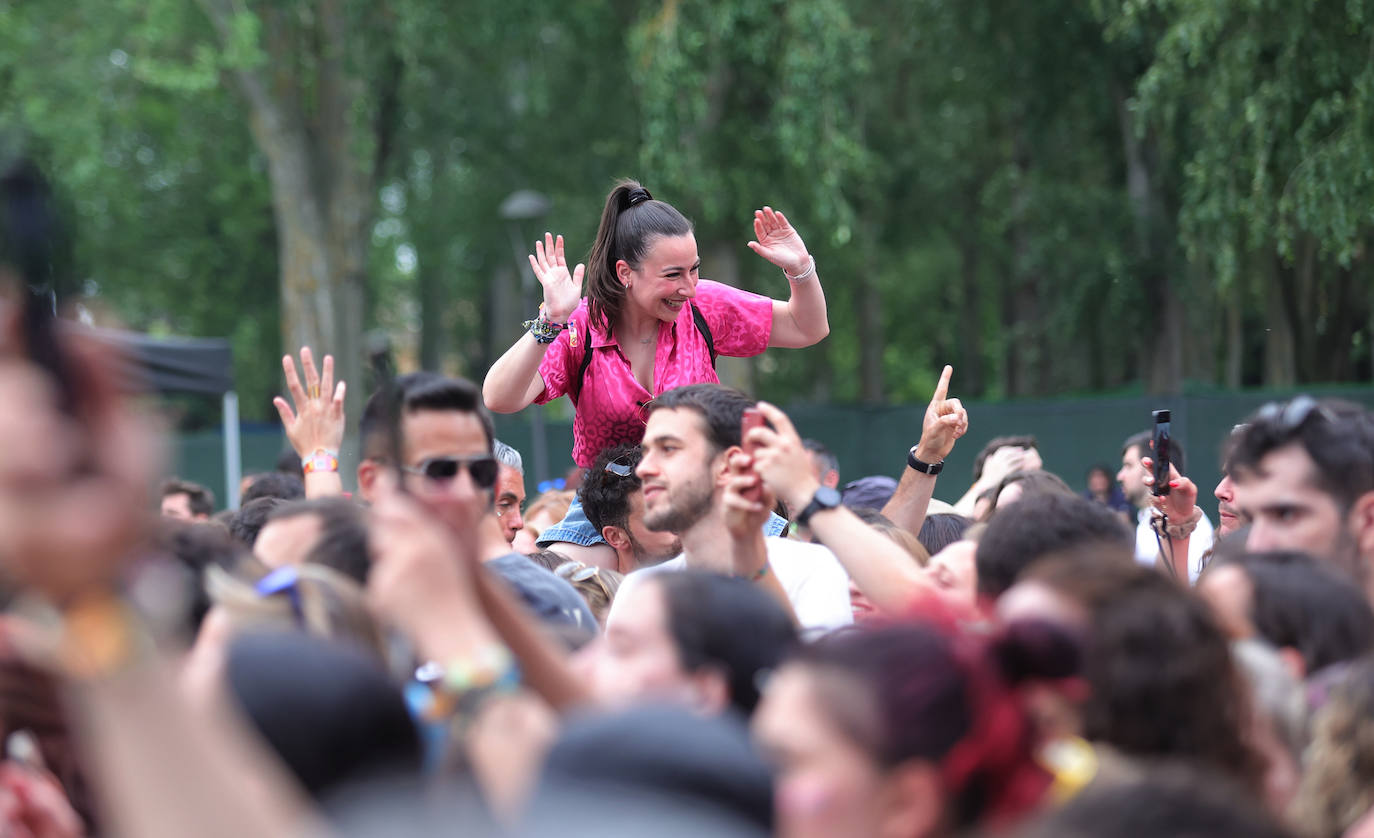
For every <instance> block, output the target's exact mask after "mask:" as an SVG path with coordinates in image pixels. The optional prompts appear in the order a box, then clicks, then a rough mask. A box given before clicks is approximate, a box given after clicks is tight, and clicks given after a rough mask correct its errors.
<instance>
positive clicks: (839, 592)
mask: <svg viewBox="0 0 1374 838" xmlns="http://www.w3.org/2000/svg"><path fill="white" fill-rule="evenodd" d="M764 543H765V544H766V545H767V549H768V565H769V568H770V570H771V571H772V573H773V574H774V575H775V576H776V577H777V578H778V584H780V585H782V589H783V590H784V591H786V592H787V599H788V601H789V602H791V603H792V611H793V613H795V614H796V615H797V623H798V624H799V625H800V626H801V629H802V634H803V636H804V637H817V636H820V635H822V634H825V633H826V632H828V631H831V630H833V629H837V628H843V627H844V626H847V625H850V624H852V623H853V622H854V612H853V611H852V610H850V606H849V574H847V573H845V571H844V568H843V567H842V566H841V565H840V560H839V559H837V558H835V554H834V553H832V552H830V550H829V549H827V548H825V547H822V546H821V545H819V544H808V543H806V542H804V541H793V540H791V539H788V538H776V537H775V538H765V539H764ZM687 569H688V566H687V556H686V554H682V555H679V556H678V557H677V558H673V559H669V560H668V561H666V562H663V563H662V564H657V565H654V566H653V567H645V568H641V569H639V570H636V571H635V572H633V573H631V574H630V575H629V576H626V577H625V581H623V582H621V583H620V590H619V591H617V592H616V597H615V601H614V602H612V603H611V611H610V613H609V614H607V615H606V622H607V623H608V624H609V623H610V622H611V621H612V620H614V619H615V612H616V606H615V603H616V602H619V601H620V599H621V597H623V596H624V595H625V591H626V589H627V588H629V587H630V586H632V585H636V584H638V583H639V582H641V581H643V580H644V579H646V578H648V577H649V576H651V575H653V574H655V573H670V572H674V571H682V570H687Z"/></svg>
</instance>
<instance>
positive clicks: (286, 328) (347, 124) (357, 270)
mask: <svg viewBox="0 0 1374 838" xmlns="http://www.w3.org/2000/svg"><path fill="white" fill-rule="evenodd" d="M200 5H201V7H202V8H203V9H204V10H205V13H206V15H207V16H208V17H209V18H210V21H211V23H212V24H213V25H214V27H215V29H216V31H217V32H219V34H220V37H221V39H223V40H225V41H226V42H228V41H230V40H231V39H232V37H233V35H232V32H233V30H234V28H235V23H234V21H235V18H236V16H238V15H242V14H252V12H249V11H247V10H246V9H245V8H244V7H243V5H242V4H239V3H235V2H233V0H200ZM259 16H260V18H261V24H262V26H261V29H262V32H263V35H262V47H263V49H264V52H266V54H267V61H266V63H265V64H263V65H262V66H261V67H256V66H243V67H239V68H237V69H235V70H234V71H232V73H231V77H232V78H233V80H234V82H235V83H236V85H237V87H238V89H239V92H240V93H241V94H242V95H243V97H244V99H245V100H246V101H247V103H248V108H249V127H250V130H251V131H252V134H253V139H254V141H255V142H256V144H257V146H258V149H259V150H260V151H261V152H262V154H263V156H264V157H266V159H267V164H268V178H269V181H270V184H271V190H272V208H273V214H274V216H275V219H276V226H277V230H278V255H279V260H280V265H279V270H280V274H281V314H282V326H281V334H282V341H283V346H284V348H285V349H286V351H288V352H294V351H295V350H296V349H298V348H299V347H301V346H309V347H311V349H313V350H314V351H315V354H316V355H317V357H322V356H323V355H324V354H326V353H330V354H333V355H334V359H335V374H336V377H337V378H338V379H341V380H344V381H347V382H348V385H349V388H348V411H349V414H350V415H353V416H356V415H358V413H359V411H360V408H361V405H362V399H363V397H364V395H365V388H366V386H367V382H365V381H364V379H363V375H362V369H363V363H362V332H363V322H364V317H363V308H364V299H363V290H364V281H365V277H366V268H367V252H368V244H369V242H370V241H371V225H372V218H373V213H374V203H375V199H376V196H375V192H376V189H375V187H376V176H377V172H378V171H380V170H381V168H382V167H383V165H384V163H385V157H386V153H387V151H388V150H389V148H390V142H389V139H390V136H391V132H392V130H393V128H394V125H393V124H392V123H391V122H389V121H388V120H387V118H386V113H387V112H388V110H389V107H388V103H394V96H395V87H396V85H398V84H399V82H400V71H399V64H397V63H396V62H394V61H393V62H391V64H390V65H389V68H390V69H389V71H388V72H387V73H385V74H384V78H383V79H381V80H380V82H379V84H378V87H379V90H377V91H376V92H377V97H376V102H377V103H378V108H377V109H376V114H375V115H376V116H377V120H376V121H375V122H373V123H371V124H364V123H363V122H362V120H364V119H365V118H366V115H367V114H368V113H369V111H370V110H371V109H370V108H368V107H366V106H364V101H365V99H366V94H367V92H368V90H367V81H366V80H365V79H363V78H362V77H361V76H360V75H359V72H360V70H359V69H358V65H359V64H360V63H361V62H354V61H350V60H349V59H350V58H352V57H354V55H353V52H352V51H353V50H355V49H357V48H358V44H357V39H358V33H357V32H356V31H354V28H353V27H352V26H351V25H350V22H349V21H348V19H347V15H346V12H345V9H344V7H343V5H342V4H341V3H340V2H339V0H318V3H316V4H315V7H314V8H313V9H312V10H311V14H310V15H309V16H306V15H304V14H301V13H300V11H299V10H293V9H288V8H283V7H280V6H276V5H270V4H266V5H264V6H263V7H262V11H261V12H259ZM305 28H308V30H309V31H308V32H302V31H301V30H302V29H305ZM302 43H308V44H311V45H313V51H312V52H311V53H310V54H309V55H304V56H303V55H301V54H300V48H301V44H302ZM306 63H308V64H309V65H310V66H311V68H312V73H311V74H310V76H311V78H312V80H313V82H314V83H313V86H312V87H311V88H310V89H308V90H307V89H305V88H304V87H302V78H301V77H302V76H304V75H306V74H304V73H302V72H299V71H300V69H301V67H302V66H304V65H305V64H306ZM364 138H365V139H368V140H370V141H371V142H361V143H360V142H359V140H361V139H364Z"/></svg>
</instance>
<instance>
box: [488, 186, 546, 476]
mask: <svg viewBox="0 0 1374 838" xmlns="http://www.w3.org/2000/svg"><path fill="white" fill-rule="evenodd" d="M551 207H552V203H550V201H549V199H548V197H547V196H546V195H544V194H543V193H542V192H536V191H535V190H533V189H521V190H518V191H516V192H512V193H511V194H509V195H507V196H506V199H505V200H504V201H502V202H501V208H500V213H501V218H503V219H505V221H506V232H507V233H508V234H509V236H510V244H511V253H512V255H513V256H514V257H515V273H516V276H519V277H520V307H521V311H525V312H530V311H533V310H534V306H535V302H534V287H535V285H536V284H537V282H536V280H535V277H534V273H533V272H531V271H530V266H529V260H528V259H527V258H526V256H527V254H528V253H529V250H528V245H527V244H525V242H526V241H527V237H526V236H524V235H523V233H524V232H525V231H524V230H523V229H522V226H521V222H524V221H537V220H539V219H541V218H543V217H544V216H546V215H548V214H549V209H550V208H551ZM530 436H531V437H532V440H531V444H532V446H533V449H534V450H533V451H531V452H530V453H531V455H532V457H531V459H532V460H533V466H534V481H535V485H536V486H537V485H539V484H540V483H543V482H544V481H546V480H548V479H549V441H548V435H547V432H546V431H545V428H544V411H543V408H541V407H537V406H536V407H535V408H534V411H533V412H532V413H531V414H530Z"/></svg>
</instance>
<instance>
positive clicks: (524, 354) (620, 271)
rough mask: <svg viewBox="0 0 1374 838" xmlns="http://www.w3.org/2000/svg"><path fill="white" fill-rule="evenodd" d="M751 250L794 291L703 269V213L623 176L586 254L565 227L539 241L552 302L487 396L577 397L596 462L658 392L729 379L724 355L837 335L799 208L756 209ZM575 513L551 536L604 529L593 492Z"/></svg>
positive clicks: (596, 537)
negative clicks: (590, 513) (720, 370)
mask: <svg viewBox="0 0 1374 838" xmlns="http://www.w3.org/2000/svg"><path fill="white" fill-rule="evenodd" d="M749 248H750V249H751V250H753V251H754V252H755V253H757V254H758V255H759V256H761V257H763V258H764V259H767V260H768V261H769V262H772V263H773V264H774V265H776V266H778V267H779V268H781V269H782V271H783V273H784V274H785V275H786V277H787V279H788V285H789V287H790V295H789V297H788V299H787V300H786V301H783V300H775V299H770V298H769V297H765V296H762V295H759V294H753V293H750V292H747V291H742V290H740V289H737V288H733V287H731V286H728V285H724V284H721V283H718V282H712V281H710V280H704V279H701V278H700V266H701V260H700V258H699V256H698V253H697V242H696V237H695V236H694V235H693V233H692V224H691V222H690V221H688V220H687V219H686V218H685V217H684V216H683V215H682V213H681V212H679V211H678V210H677V209H676V208H674V207H673V206H672V205H670V204H668V203H666V202H663V201H659V200H655V199H654V197H653V196H652V195H650V194H649V191H648V190H647V189H645V188H644V187H643V186H642V185H640V184H639V183H638V182H636V181H633V180H622V181H620V182H619V183H617V184H616V186H615V188H614V189H612V190H611V192H610V194H609V195H608V196H607V197H606V205H605V208H604V209H603V211H602V215H601V224H600V227H599V229H598V230H597V234H596V241H595V243H594V244H593V246H592V250H591V255H590V257H589V259H588V263H587V265H585V266H584V265H581V264H579V265H576V266H575V267H573V268H571V269H570V268H569V267H568V263H567V259H566V257H565V255H564V244H563V237H562V236H557V237H555V236H552V235H550V234H547V233H546V234H545V236H544V240H543V241H542V242H536V243H535V252H534V254H533V255H531V256H530V265H531V267H532V268H533V269H534V274H535V276H536V277H538V279H539V282H540V284H541V285H542V286H543V288H544V303H543V305H542V306H540V310H539V314H538V316H537V317H535V318H534V319H532V320H530V321H528V322H527V323H526V324H525V325H526V328H527V330H528V331H527V332H526V334H524V335H523V336H521V338H520V339H519V340H518V341H516V343H515V345H514V346H512V347H511V348H510V349H509V350H508V351H507V352H506V353H505V354H504V355H503V356H501V358H500V359H499V360H498V361H497V362H496V363H495V364H493V365H492V368H491V370H490V371H489V372H488V373H487V377H486V380H485V382H484V383H483V386H482V395H483V398H484V399H485V401H486V404H487V407H488V408H490V409H491V410H493V411H495V412H497V413H514V412H516V411H518V410H521V409H523V408H525V407H527V406H528V405H530V404H544V403H545V402H548V401H551V400H553V399H556V398H558V397H559V396H563V395H567V396H568V397H569V398H571V399H572V401H573V404H574V405H575V407H576V409H577V413H576V417H575V418H574V420H573V452H572V453H573V459H574V460H575V461H576V462H577V464H578V465H579V466H582V467H584V468H585V467H588V466H590V465H591V464H592V461H593V460H595V458H596V455H597V454H598V453H599V452H600V451H602V450H603V449H605V448H607V447H609V446H611V445H616V444H619V443H622V442H638V441H639V440H640V439H641V437H642V436H643V433H644V406H645V405H646V404H647V403H648V402H650V401H651V400H652V399H654V398H655V397H656V396H658V395H659V394H661V393H664V392H666V391H668V390H671V389H673V388H674V387H680V386H683V385H687V384H699V383H716V382H718V381H719V380H720V379H719V377H718V376H717V375H716V370H715V359H716V357H717V356H719V355H729V356H732V357H742V358H743V357H751V356H754V355H758V354H759V353H761V352H763V351H764V350H765V349H766V348H768V347H770V346H781V347H791V348H801V347H806V346H811V345H814V344H816V343H818V342H819V341H820V340H822V339H823V338H825V336H826V335H828V334H829V333H830V324H829V320H828V318H827V315H826V303H825V294H824V292H823V291H822V290H821V285H820V280H819V278H818V276H817V272H816V260H815V259H814V258H813V257H812V256H811V254H810V253H809V251H808V250H807V248H806V244H805V242H803V241H802V238H801V236H800V235H798V233H797V231H796V230H795V229H793V227H792V225H791V224H790V223H789V222H788V220H787V218H786V216H784V215H783V214H782V213H781V212H778V211H776V210H774V209H772V208H771V207H763V208H762V209H760V210H758V211H756V212H755V213H754V240H753V241H750V242H749ZM584 275H585V278H586V280H587V295H586V297H583V296H582V284H583V278H584ZM564 524H565V525H563V526H560V525H555V526H554V527H552V528H550V530H548V531H546V532H545V533H544V534H543V537H541V539H540V543H541V544H546V543H549V542H550V541H570V542H572V543H575V544H581V545H584V546H589V545H592V544H596V543H599V542H600V541H601V540H602V539H601V537H600V534H599V533H596V532H595V530H594V528H593V527H591V525H590V524H588V523H587V522H586V518H585V516H584V515H583V514H582V512H581V504H580V502H574V505H573V508H572V509H570V510H569V513H568V518H567V519H565V521H564Z"/></svg>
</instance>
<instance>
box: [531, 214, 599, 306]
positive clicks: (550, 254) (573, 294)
mask: <svg viewBox="0 0 1374 838" xmlns="http://www.w3.org/2000/svg"><path fill="white" fill-rule="evenodd" d="M530 267H531V268H533V269H534V275H535V277H536V278H537V279H538V280H539V284H540V285H542V286H544V316H545V317H546V318H548V320H549V321H550V322H553V323H567V322H568V318H569V317H571V316H572V313H573V312H574V311H575V310H576V309H577V305H578V303H580V302H581V301H582V273H583V271H585V270H586V266H585V265H582V264H579V265H578V266H577V267H575V268H573V270H572V271H571V272H569V271H568V260H567V259H566V258H564V256H563V237H562V236H559V237H558V238H556V239H555V238H554V237H553V236H552V235H550V234H549V233H545V234H544V240H543V241H542V242H541V241H536V242H535V243H534V253H533V254H532V255H531V256H530Z"/></svg>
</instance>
